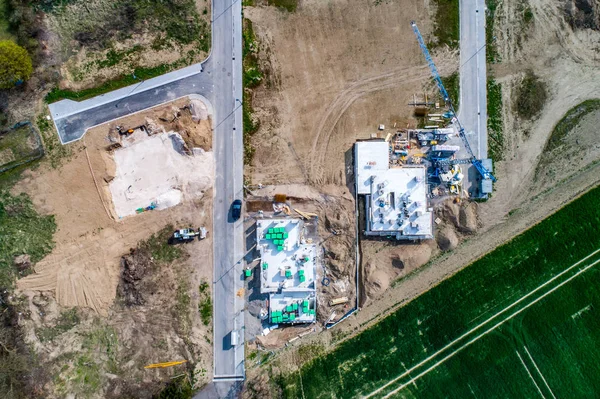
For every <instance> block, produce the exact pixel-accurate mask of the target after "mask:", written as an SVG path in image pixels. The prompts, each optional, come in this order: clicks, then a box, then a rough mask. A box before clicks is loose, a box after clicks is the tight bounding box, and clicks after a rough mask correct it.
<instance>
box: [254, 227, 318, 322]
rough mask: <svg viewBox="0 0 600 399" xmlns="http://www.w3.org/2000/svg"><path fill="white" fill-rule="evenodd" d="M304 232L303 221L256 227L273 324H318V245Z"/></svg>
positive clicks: (262, 283)
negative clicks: (315, 322)
mask: <svg viewBox="0 0 600 399" xmlns="http://www.w3.org/2000/svg"><path fill="white" fill-rule="evenodd" d="M304 230H305V229H304V222H303V221H302V220H300V219H263V220H259V221H258V222H257V223H256V234H257V243H258V250H259V252H260V258H261V259H260V291H261V293H263V294H264V293H268V294H269V316H270V319H269V320H270V322H271V323H272V324H280V323H284V324H285V323H289V324H295V323H312V322H314V321H315V320H316V305H317V296H316V275H317V274H316V267H317V263H318V253H317V245H316V244H314V243H313V242H312V240H311V239H310V238H308V237H306V234H305V231H304Z"/></svg>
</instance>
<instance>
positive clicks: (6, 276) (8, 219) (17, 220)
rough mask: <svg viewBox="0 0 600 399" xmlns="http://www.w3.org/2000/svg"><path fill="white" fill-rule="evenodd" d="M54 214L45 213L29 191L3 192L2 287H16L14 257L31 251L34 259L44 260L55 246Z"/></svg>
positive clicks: (0, 229)
mask: <svg viewBox="0 0 600 399" xmlns="http://www.w3.org/2000/svg"><path fill="white" fill-rule="evenodd" d="M55 231H56V222H55V221H54V216H42V215H40V214H38V213H37V211H36V210H35V208H34V207H33V203H32V202H31V199H30V198H29V197H28V196H27V195H25V194H19V195H16V196H13V195H11V194H10V193H8V192H6V191H2V192H0V288H3V289H6V288H10V287H12V285H13V283H14V280H15V278H16V277H17V276H18V275H23V274H26V273H27V272H30V270H21V271H18V270H17V269H16V268H15V266H14V258H15V257H16V256H19V255H25V254H27V255H29V257H30V260H31V263H33V264H34V263H35V262H38V261H40V260H42V259H43V258H44V257H45V256H46V255H48V254H49V253H50V252H51V251H52V249H53V248H54V241H53V239H52V236H53V235H54V232H55Z"/></svg>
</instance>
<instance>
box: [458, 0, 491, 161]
mask: <svg viewBox="0 0 600 399" xmlns="http://www.w3.org/2000/svg"><path fill="white" fill-rule="evenodd" d="M460 65H461V67H460V104H459V112H458V117H459V119H460V122H461V123H462V125H463V127H464V128H465V132H466V133H467V138H468V139H469V144H471V148H472V149H473V153H474V154H475V157H476V158H477V159H485V158H487V97H486V96H487V90H486V85H487V82H486V79H487V76H486V60H485V0H461V1H460Z"/></svg>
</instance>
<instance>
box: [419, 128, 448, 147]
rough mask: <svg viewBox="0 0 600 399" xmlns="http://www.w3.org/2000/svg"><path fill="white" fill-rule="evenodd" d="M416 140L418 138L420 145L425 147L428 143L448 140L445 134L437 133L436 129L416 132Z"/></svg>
mask: <svg viewBox="0 0 600 399" xmlns="http://www.w3.org/2000/svg"><path fill="white" fill-rule="evenodd" d="M417 140H419V144H421V147H425V146H428V145H436V144H443V143H445V142H446V141H448V135H447V134H439V133H437V132H436V130H434V131H431V132H419V133H417Z"/></svg>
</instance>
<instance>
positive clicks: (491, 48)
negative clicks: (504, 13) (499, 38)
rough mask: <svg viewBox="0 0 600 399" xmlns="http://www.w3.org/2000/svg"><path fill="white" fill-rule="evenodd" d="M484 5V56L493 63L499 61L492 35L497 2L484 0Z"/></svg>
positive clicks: (494, 39)
mask: <svg viewBox="0 0 600 399" xmlns="http://www.w3.org/2000/svg"><path fill="white" fill-rule="evenodd" d="M485 6H486V7H487V12H486V14H485V57H486V59H487V62H489V63H490V64H494V63H497V62H500V61H501V59H500V54H499V53H498V48H497V47H496V37H495V35H494V21H495V19H494V18H495V16H496V8H497V7H498V3H497V2H496V0H486V1H485Z"/></svg>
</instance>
